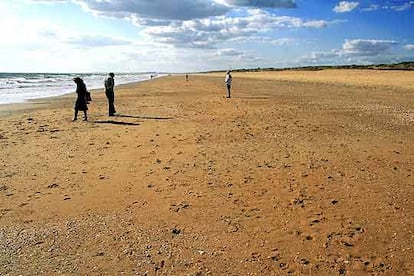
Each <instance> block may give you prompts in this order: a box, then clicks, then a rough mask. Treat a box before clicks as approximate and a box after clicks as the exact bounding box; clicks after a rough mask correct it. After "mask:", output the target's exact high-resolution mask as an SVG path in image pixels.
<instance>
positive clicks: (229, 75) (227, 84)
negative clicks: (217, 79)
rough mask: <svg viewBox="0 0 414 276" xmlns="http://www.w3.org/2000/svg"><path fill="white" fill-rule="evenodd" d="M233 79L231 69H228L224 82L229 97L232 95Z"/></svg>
mask: <svg viewBox="0 0 414 276" xmlns="http://www.w3.org/2000/svg"><path fill="white" fill-rule="evenodd" d="M232 80H233V77H232V76H231V74H230V71H227V73H226V78H225V80H224V82H225V83H226V86H227V98H230V97H231V95H230V92H231V82H232Z"/></svg>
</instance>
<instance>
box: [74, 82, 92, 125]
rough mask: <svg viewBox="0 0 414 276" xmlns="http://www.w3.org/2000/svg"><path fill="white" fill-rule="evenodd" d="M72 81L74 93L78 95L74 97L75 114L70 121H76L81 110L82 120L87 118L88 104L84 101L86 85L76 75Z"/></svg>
mask: <svg viewBox="0 0 414 276" xmlns="http://www.w3.org/2000/svg"><path fill="white" fill-rule="evenodd" d="M73 81H74V82H75V83H76V94H78V97H77V98H76V102H75V115H74V116H73V120H72V121H76V120H77V119H78V112H79V111H83V115H84V117H83V120H84V121H87V120H88V113H87V110H88V105H87V102H86V94H87V93H88V91H87V90H86V85H85V83H84V82H83V80H82V79H81V78H79V77H76V78H74V79H73Z"/></svg>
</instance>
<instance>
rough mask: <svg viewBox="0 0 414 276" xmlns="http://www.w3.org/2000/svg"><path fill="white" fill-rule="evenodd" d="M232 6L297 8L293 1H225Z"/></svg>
mask: <svg viewBox="0 0 414 276" xmlns="http://www.w3.org/2000/svg"><path fill="white" fill-rule="evenodd" d="M224 2H225V3H226V4H228V5H230V6H239V7H257V8H296V4H295V1H293V0H224Z"/></svg>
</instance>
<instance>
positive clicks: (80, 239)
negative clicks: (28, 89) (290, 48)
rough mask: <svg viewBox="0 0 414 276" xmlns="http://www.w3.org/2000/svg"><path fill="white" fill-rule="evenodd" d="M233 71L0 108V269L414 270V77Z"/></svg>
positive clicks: (84, 271)
mask: <svg viewBox="0 0 414 276" xmlns="http://www.w3.org/2000/svg"><path fill="white" fill-rule="evenodd" d="M233 78H234V80H233V82H234V84H233V98H231V99H226V98H225V87H224V74H208V75H190V81H189V82H186V81H185V76H184V75H182V76H181V75H180V76H169V77H164V78H160V79H155V80H152V81H147V82H142V83H138V84H130V85H123V86H121V87H117V89H116V102H115V104H116V108H117V111H118V112H119V115H118V116H115V117H108V116H106V112H107V106H106V99H105V96H104V94H103V93H102V91H94V92H92V97H93V101H92V103H91V104H90V105H89V109H90V110H89V114H90V115H89V121H88V122H82V121H81V120H79V121H77V122H71V119H72V116H73V102H74V100H75V94H74V93H73V95H67V96H64V97H57V98H53V99H42V100H37V101H33V102H30V103H29V104H25V105H13V106H1V107H0V153H1V154H0V274H1V275H35V274H37V275H39V274H42V275H44V274H49V275H50V274H66V275H86V274H90V275H101V274H116V275H118V274H122V273H125V274H127V275H131V274H138V275H411V274H414V264H413V263H414V262H413V260H414V254H413V244H414V234H413V231H414V219H413V218H414V208H413V203H414V193H413V189H414V188H413V183H414V177H413V170H414V146H413V145H414V86H413V83H414V81H413V80H414V73H413V72H402V71H398V72H397V71H364V70H325V71H317V72H260V73H235V74H233ZM80 115H82V114H80ZM80 118H82V116H80Z"/></svg>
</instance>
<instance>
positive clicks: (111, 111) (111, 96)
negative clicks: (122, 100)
mask: <svg viewBox="0 0 414 276" xmlns="http://www.w3.org/2000/svg"><path fill="white" fill-rule="evenodd" d="M114 76H115V74H114V73H109V75H108V77H107V78H106V79H105V82H104V84H105V95H106V97H107V98H108V115H109V116H114V115H115V112H116V111H115V105H114V102H115V93H114V86H115V80H114Z"/></svg>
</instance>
